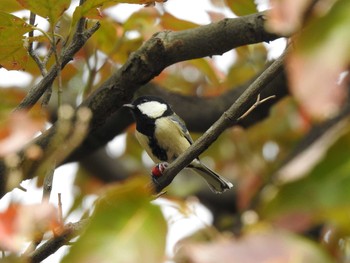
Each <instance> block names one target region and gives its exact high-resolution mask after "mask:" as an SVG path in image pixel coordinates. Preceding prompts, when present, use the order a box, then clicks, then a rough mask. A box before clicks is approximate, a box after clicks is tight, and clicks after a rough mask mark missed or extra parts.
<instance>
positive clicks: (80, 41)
mask: <svg viewBox="0 0 350 263" xmlns="http://www.w3.org/2000/svg"><path fill="white" fill-rule="evenodd" d="M99 27H100V23H99V22H97V23H96V24H95V25H93V26H92V27H91V28H89V29H87V30H86V31H84V32H82V33H76V34H74V37H73V40H72V42H71V43H70V44H69V46H68V47H67V48H66V49H65V50H64V51H63V53H62V56H61V67H60V68H61V69H62V68H64V67H65V65H66V64H67V63H68V62H69V61H71V60H72V59H73V56H74V54H75V53H77V52H78V51H79V50H80V49H81V47H82V46H83V45H84V44H85V43H86V41H87V40H88V39H89V38H90V37H91V36H92V35H93V33H95V32H96V31H97V30H98V29H99ZM58 72H59V66H58V64H57V63H56V64H55V65H53V66H52V67H51V69H50V70H49V72H48V73H47V74H46V75H45V77H44V78H43V79H42V80H41V81H40V82H39V83H38V84H37V85H35V86H34V87H32V88H31V89H30V90H29V92H28V94H27V96H26V97H25V98H24V99H23V100H22V102H21V103H20V104H19V105H18V106H17V108H16V109H15V110H16V111H17V110H22V109H30V108H31V107H33V106H34V104H35V103H36V102H37V101H38V100H39V99H40V97H41V96H42V95H43V93H44V92H45V90H46V89H48V88H49V87H50V86H51V85H52V83H53V81H54V80H55V78H56V76H57V74H58Z"/></svg>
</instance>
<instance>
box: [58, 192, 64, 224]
mask: <svg viewBox="0 0 350 263" xmlns="http://www.w3.org/2000/svg"><path fill="white" fill-rule="evenodd" d="M57 197H58V220H59V221H60V223H61V224H63V212H62V198H61V197H62V194H61V193H58V194H57Z"/></svg>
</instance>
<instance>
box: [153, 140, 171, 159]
mask: <svg viewBox="0 0 350 263" xmlns="http://www.w3.org/2000/svg"><path fill="white" fill-rule="evenodd" d="M148 140H149V143H148V145H149V147H150V148H151V150H152V153H153V155H154V156H155V157H157V158H158V159H159V160H161V161H163V162H167V161H168V156H167V154H166V151H165V150H164V149H163V148H161V147H159V145H158V142H157V141H156V140H155V139H154V138H153V137H148Z"/></svg>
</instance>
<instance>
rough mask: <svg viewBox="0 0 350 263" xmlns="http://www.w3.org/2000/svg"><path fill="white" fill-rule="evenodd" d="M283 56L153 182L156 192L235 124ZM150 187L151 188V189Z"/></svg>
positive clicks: (278, 67) (280, 64)
mask: <svg viewBox="0 0 350 263" xmlns="http://www.w3.org/2000/svg"><path fill="white" fill-rule="evenodd" d="M284 58H285V54H283V55H282V56H281V57H279V58H278V59H277V60H276V61H275V62H274V63H273V64H272V65H271V66H270V67H269V68H268V69H266V70H265V71H264V73H263V74H261V75H260V76H259V77H258V78H257V79H256V80H255V81H254V82H253V83H252V84H251V85H250V86H249V88H248V89H247V90H246V91H245V92H244V93H243V94H242V95H241V96H240V97H239V98H238V100H237V101H235V103H234V104H232V106H231V107H230V108H229V109H228V110H227V111H226V112H224V113H223V114H222V116H221V117H220V118H219V119H218V120H217V121H216V122H215V123H214V124H213V125H212V126H211V127H210V128H209V130H207V131H206V132H205V133H204V134H203V135H202V136H201V137H200V138H199V139H198V140H197V141H196V142H195V143H193V144H192V145H191V146H190V147H189V148H188V149H187V150H186V152H185V153H183V154H182V155H181V156H179V157H178V158H177V159H176V160H175V161H174V162H172V163H171V164H170V165H169V167H168V168H167V169H166V170H165V171H164V174H163V175H162V176H161V177H160V178H159V179H157V180H156V179H155V178H154V180H153V183H154V185H153V186H154V188H155V190H156V192H160V191H161V190H162V189H164V187H166V186H168V185H169V184H170V183H171V182H172V180H173V179H174V178H175V176H176V175H177V174H178V173H179V172H180V171H181V170H182V169H183V168H185V167H186V166H187V165H189V164H190V163H191V162H192V160H193V159H195V158H196V157H198V156H199V155H200V154H201V153H202V152H204V151H205V150H206V149H207V148H208V147H209V146H210V145H211V144H212V143H213V142H214V141H215V140H216V139H217V138H218V137H219V135H220V134H221V133H222V132H223V131H224V130H225V129H227V128H228V127H230V126H232V125H233V124H235V123H237V120H238V118H239V117H241V116H242V115H243V114H244V112H245V111H246V108H247V104H248V103H249V101H250V100H251V98H252V97H256V96H258V94H260V92H261V91H262V90H263V89H264V88H265V87H266V85H267V84H268V83H269V82H271V81H272V80H273V79H274V78H275V77H276V76H277V75H278V74H279V72H281V71H282V70H283V62H284ZM153 186H152V187H153Z"/></svg>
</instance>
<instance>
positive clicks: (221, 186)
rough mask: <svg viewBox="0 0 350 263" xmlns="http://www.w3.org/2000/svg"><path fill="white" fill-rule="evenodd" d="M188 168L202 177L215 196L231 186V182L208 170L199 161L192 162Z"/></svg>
mask: <svg viewBox="0 0 350 263" xmlns="http://www.w3.org/2000/svg"><path fill="white" fill-rule="evenodd" d="M188 167H189V168H192V169H193V170H194V171H195V172H196V173H197V174H199V175H200V176H202V177H203V178H204V179H205V180H206V182H207V183H208V185H209V187H210V189H211V190H212V191H213V192H214V193H216V194H221V193H223V192H225V191H226V190H228V189H230V188H231V187H232V186H233V185H232V183H231V182H229V181H228V180H226V179H225V178H223V177H221V176H220V175H218V174H217V173H215V172H214V171H212V170H211V169H209V168H208V167H207V166H205V165H204V164H203V163H201V162H200V161H195V162H192V163H191V164H190V165H189V166H188Z"/></svg>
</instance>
